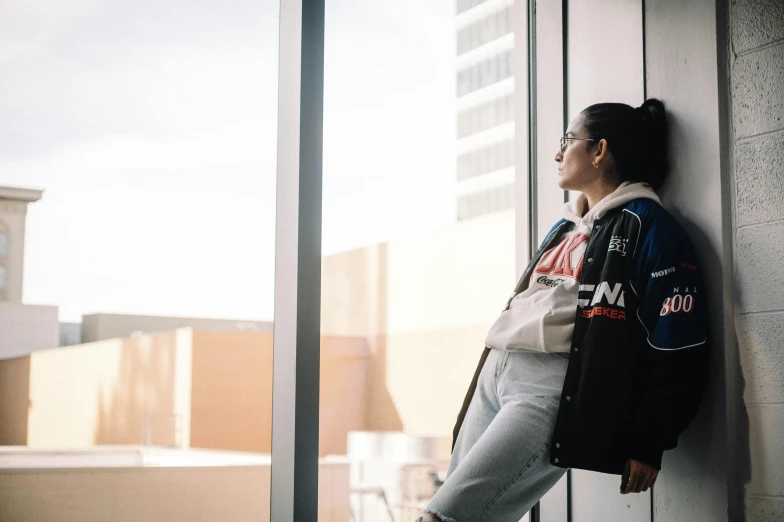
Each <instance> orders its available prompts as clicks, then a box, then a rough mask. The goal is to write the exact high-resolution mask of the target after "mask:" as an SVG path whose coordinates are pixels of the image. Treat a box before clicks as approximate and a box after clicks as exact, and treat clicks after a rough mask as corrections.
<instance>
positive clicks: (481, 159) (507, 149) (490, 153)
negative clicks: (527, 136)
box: [457, 139, 514, 181]
mask: <svg viewBox="0 0 784 522" xmlns="http://www.w3.org/2000/svg"><path fill="white" fill-rule="evenodd" d="M513 166H514V139H510V140H506V141H502V142H500V143H493V144H492V145H487V146H485V147H482V148H481V149H477V150H473V151H471V152H466V153H465V154H461V155H460V156H458V158H457V180H458V181H463V180H465V179H469V178H473V177H475V176H480V175H482V174H486V173H488V172H493V171H494V170H499V169H503V168H506V167H513Z"/></svg>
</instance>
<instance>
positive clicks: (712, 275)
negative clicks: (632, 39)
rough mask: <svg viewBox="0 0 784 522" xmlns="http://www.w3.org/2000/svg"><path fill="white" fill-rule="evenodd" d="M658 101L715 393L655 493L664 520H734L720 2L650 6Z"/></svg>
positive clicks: (671, 195)
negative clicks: (697, 279)
mask: <svg viewBox="0 0 784 522" xmlns="http://www.w3.org/2000/svg"><path fill="white" fill-rule="evenodd" d="M645 34H646V62H647V77H646V83H647V90H648V96H649V97H656V98H660V99H661V100H662V101H663V102H664V104H665V106H666V107H667V111H668V117H669V120H670V121H669V122H670V154H671V158H670V159H671V166H672V170H671V173H670V177H669V179H668V180H667V181H666V183H665V185H664V187H663V189H662V190H661V191H660V194H661V195H662V201H663V203H664V206H665V207H667V208H668V209H669V210H670V211H671V212H672V213H673V215H674V216H675V217H676V218H677V219H678V221H679V222H680V223H681V224H682V225H683V226H684V228H685V229H686V231H687V232H688V233H689V236H690V237H691V239H692V242H693V243H694V246H695V248H696V250H697V253H698V256H699V258H700V264H701V266H702V270H703V276H704V284H705V286H706V288H705V292H703V294H702V295H703V296H704V297H703V298H707V299H708V310H709V314H710V318H711V330H710V342H711V361H710V363H711V366H710V382H709V386H708V391H707V393H706V395H705V398H704V400H703V403H702V405H701V408H700V411H699V413H698V415H697V418H696V419H695V421H694V422H693V423H692V425H691V426H690V427H689V428H688V429H687V430H686V431H685V432H684V433H683V434H682V435H681V436H680V438H679V439H678V447H677V448H676V449H675V450H673V451H667V452H665V454H664V460H663V462H662V466H663V469H662V473H661V474H660V477H659V479H658V481H657V482H656V487H655V488H654V520H655V521H656V522H665V521H667V522H670V521H683V522H695V521H697V522H701V521H705V522H713V521H717V522H719V521H722V520H727V470H726V459H727V440H726V431H725V430H726V414H725V407H726V406H725V385H724V382H725V379H724V368H725V366H724V359H725V347H724V345H725V343H724V339H725V334H726V336H728V337H731V333H732V332H731V328H730V330H729V331H727V330H725V325H726V323H728V322H729V321H727V320H726V319H727V316H726V315H725V313H726V308H725V306H724V299H725V297H726V296H727V295H728V289H727V284H728V281H729V280H730V279H731V273H730V272H731V267H728V266H727V257H728V255H729V254H728V252H729V245H728V244H727V240H726V234H725V232H726V230H727V229H728V226H729V224H728V222H727V219H728V212H727V203H728V199H727V194H726V189H727V186H726V185H727V183H726V180H725V181H723V180H722V165H721V163H720V159H721V154H720V152H721V150H722V148H721V135H720V132H719V129H720V107H719V88H720V85H719V74H718V71H717V64H718V55H717V53H718V45H719V39H718V38H719V37H718V35H717V12H716V2H715V1H714V0H693V1H691V2H672V1H668V0H646V28H645Z"/></svg>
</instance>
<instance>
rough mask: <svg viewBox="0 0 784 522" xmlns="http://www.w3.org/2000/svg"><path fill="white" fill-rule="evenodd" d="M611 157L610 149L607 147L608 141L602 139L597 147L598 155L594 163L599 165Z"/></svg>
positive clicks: (596, 154)
mask: <svg viewBox="0 0 784 522" xmlns="http://www.w3.org/2000/svg"><path fill="white" fill-rule="evenodd" d="M609 155H610V153H609V148H608V147H607V140H606V139H604V138H602V139H600V140H599V143H598V145H597V146H596V153H595V156H594V158H593V161H594V163H596V164H599V163H601V162H602V160H606V158H608V157H609Z"/></svg>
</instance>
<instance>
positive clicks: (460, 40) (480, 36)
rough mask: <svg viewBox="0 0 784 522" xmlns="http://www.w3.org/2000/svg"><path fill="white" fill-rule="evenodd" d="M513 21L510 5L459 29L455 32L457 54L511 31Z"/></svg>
mask: <svg viewBox="0 0 784 522" xmlns="http://www.w3.org/2000/svg"><path fill="white" fill-rule="evenodd" d="M513 21H514V18H513V16H512V7H511V6H509V7H507V8H505V9H502V10H500V11H497V12H495V13H492V14H491V15H489V16H487V17H486V18H483V19H481V20H479V21H477V22H474V23H473V24H471V25H469V26H467V27H465V28H463V29H461V30H460V32H459V33H457V54H458V55H461V54H463V53H466V52H468V51H470V50H472V49H476V48H477V47H479V46H481V45H484V44H486V43H488V42H492V41H493V40H496V39H497V38H500V37H501V36H504V35H507V34H509V33H511V32H513V31H514V23H513Z"/></svg>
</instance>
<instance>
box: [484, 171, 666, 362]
mask: <svg viewBox="0 0 784 522" xmlns="http://www.w3.org/2000/svg"><path fill="white" fill-rule="evenodd" d="M637 198H648V199H653V200H654V201H656V202H657V203H658V202H659V198H658V196H657V195H656V193H655V192H654V191H653V189H652V188H651V187H650V186H649V185H648V184H647V183H629V182H628V181H627V182H624V183H622V184H621V185H620V186H619V187H618V188H617V189H616V190H615V191H614V192H613V193H611V194H608V195H607V196H605V197H604V199H602V200H601V201H599V202H598V203H597V204H596V205H595V206H594V207H593V208H592V209H591V210H590V211H589V212H588V213H587V214H585V215H583V213H585V209H586V208H587V200H586V198H585V196H584V195H583V194H580V196H579V197H578V198H577V199H576V200H574V201H570V202H568V203H566V204H565V205H564V209H563V212H564V217H565V218H566V219H568V220H569V221H571V222H573V223H575V225H576V226H575V227H574V229H573V230H571V231H569V232H566V233H564V234H562V236H561V240H560V241H559V242H558V243H557V244H556V246H555V247H553V248H551V249H550V250H548V251H547V252H545V253H544V254H543V255H542V258H541V259H540V260H539V264H538V266H537V267H536V269H535V270H534V272H533V274H532V275H531V281H530V284H529V286H528V288H526V289H525V290H524V291H523V292H520V293H519V294H517V295H515V296H514V298H513V299H512V301H511V303H509V308H508V309H507V310H504V311H503V312H501V316H500V317H499V318H498V319H497V320H496V321H495V323H494V324H493V326H492V327H491V328H490V331H489V332H488V334H487V338H486V339H485V346H487V347H488V348H497V349H500V350H508V351H536V352H568V351H569V350H570V347H571V342H572V332H573V331H574V319H575V313H576V310H577V291H578V289H579V285H580V273H581V271H582V266H583V254H584V253H585V249H586V247H587V246H588V238H589V237H590V234H591V231H592V229H593V223H594V221H595V220H596V219H599V218H601V217H602V216H604V215H605V214H606V213H607V212H608V211H609V210H611V209H613V208H616V207H619V206H622V205H625V204H626V203H628V202H629V201H631V200H633V199H637Z"/></svg>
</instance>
